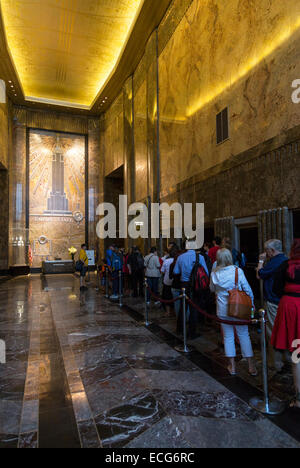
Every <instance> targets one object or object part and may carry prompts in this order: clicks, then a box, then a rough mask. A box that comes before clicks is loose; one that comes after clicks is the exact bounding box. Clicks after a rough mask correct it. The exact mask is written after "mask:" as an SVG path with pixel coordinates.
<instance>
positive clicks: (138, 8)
mask: <svg viewBox="0 0 300 468" xmlns="http://www.w3.org/2000/svg"><path fill="white" fill-rule="evenodd" d="M170 2H171V0H85V1H84V2H81V1H79V0H59V1H58V0H35V1H29V0H18V1H17V0H0V78H3V79H4V80H5V81H6V83H7V85H8V84H9V81H11V82H12V84H9V86H8V90H9V96H10V98H11V99H12V101H13V102H14V103H16V104H19V105H26V106H28V105H30V106H34V107H35V108H42V109H49V108H51V109H56V110H61V109H62V106H63V108H64V111H70V112H73V113H74V110H77V111H79V112H80V113H84V114H93V115H95V114H99V113H100V110H99V109H100V108H99V104H100V103H103V100H105V97H107V98H108V99H107V100H106V101H105V103H104V105H102V107H101V112H103V111H105V109H106V108H107V107H108V106H109V105H110V104H111V102H112V100H113V99H114V97H115V96H116V95H117V93H118V92H119V90H120V88H121V87H122V85H123V83H124V81H125V79H126V78H127V77H128V76H129V75H130V74H132V73H133V71H134V69H135V67H136V66H137V65H138V63H139V60H140V59H141V57H142V55H143V52H144V48H145V45H146V42H147V40H148V38H149V36H150V34H151V33H152V31H153V30H154V29H155V28H156V27H157V26H158V25H159V23H160V21H161V19H162V18H163V16H164V14H165V12H166V10H167V8H168V6H169V4H170ZM129 4H130V5H131V7H132V6H134V7H135V10H134V11H135V15H133V14H132V11H133V10H130V11H131V16H130V18H131V25H130V27H129V28H127V29H126V32H127V34H126V37H125V35H124V37H125V39H124V40H123V42H122V41H119V46H120V47H119V49H118V55H115V62H112V63H113V65H112V66H111V68H110V69H107V74H106V75H103V80H102V82H101V84H102V91H101V90H100V92H98V91H99V80H98V78H95V77H96V75H97V73H98V70H99V69H101V66H100V65H101V64H100V62H101V60H100V58H101V56H103V55H105V54H106V55H109V54H110V48H109V46H107V43H105V40H104V39H103V41H104V42H103V41H102V42H101V44H100V42H99V41H96V42H95V43H94V45H95V47H94V48H93V49H92V53H91V52H89V53H91V55H92V56H93V59H94V58H95V63H96V65H95V66H94V67H92V70H93V72H94V74H93V80H94V83H93V86H94V87H92V86H90V87H89V86H88V85H87V83H88V80H86V77H87V76H88V78H90V76H91V74H90V73H89V70H90V67H91V60H90V59H89V53H86V54H85V53H84V54H83V55H84V60H83V62H82V63H83V65H82V66H81V67H80V68H79V70H78V73H77V75H78V76H75V78H74V77H73V81H72V79H69V78H68V66H69V67H71V69H72V67H73V66H74V69H76V66H78V63H77V62H76V53H74V54H73V55H72V59H73V58H74V57H75V58H74V60H75V64H72V62H68V57H69V56H68V50H69V48H70V47H71V45H72V37H73V36H74V37H75V39H74V41H76V40H77V39H76V38H77V36H78V34H79V33H78V32H77V29H76V24H77V22H76V15H80V14H82V15H83V17H88V18H89V17H90V16H93V11H95V8H98V10H97V11H98V13H99V5H101V6H102V7H103V6H105V5H106V7H107V8H113V7H114V10H109V11H113V13H112V16H114V15H115V14H116V11H119V10H118V8H121V6H122V5H123V8H124V5H125V6H128V5H129ZM3 5H4V7H6V6H7V5H8V6H9V7H10V8H12V9H15V6H16V5H17V6H18V8H17V10H16V12H15V13H13V15H14V16H13V19H14V21H13V23H14V24H13V26H12V30H13V31H17V30H19V29H20V31H21V32H19V33H18V34H21V33H22V31H23V33H22V34H24V41H23V39H22V40H20V39H18V37H19V36H18V35H16V36H15V40H16V42H17V45H18V48H19V52H18V53H19V54H20V55H23V54H24V57H27V59H26V60H25V62H24V67H26V66H27V65H26V63H27V61H28V63H29V64H31V63H32V62H31V60H32V57H31V53H28V49H26V47H27V48H28V44H27V46H26V44H25V42H26V37H27V36H28V34H29V35H30V34H34V35H35V37H36V41H38V40H39V41H40V42H41V46H40V47H39V46H36V50H35V52H34V54H33V55H34V57H35V59H34V60H35V61H36V65H35V66H36V67H38V66H39V64H40V66H41V67H42V71H41V73H42V74H43V73H44V74H45V72H46V79H45V80H44V77H43V76H42V79H40V80H37V88H38V86H44V85H43V83H45V82H46V83H47V79H48V78H47V70H48V68H49V73H50V74H51V73H52V77H53V69H54V68H55V65H57V64H59V66H58V65H57V68H56V72H55V80H56V81H57V82H58V81H59V83H58V85H59V86H58V88H59V89H60V93H62V97H63V99H56V97H58V96H56V97H54V98H53V97H51V96H48V95H47V92H45V93H44V92H41V93H40V94H41V95H40V96H39V95H38V94H39V93H29V91H28V90H27V88H26V83H24V79H23V78H22V76H23V75H22V76H21V73H19V74H18V73H17V70H16V67H15V65H14V60H12V56H11V54H10V51H9V48H8V42H7V41H6V36H7V37H8V41H9V31H6V32H5V28H4V25H3V14H2V13H1V8H2V9H3ZM24 5H25V6H26V5H30V6H28V8H29V10H30V9H31V8H32V10H30V11H32V12H33V13H32V14H33V17H37V16H38V20H39V21H38V22H37V20H36V19H34V18H28V15H27V16H26V14H24V16H25V18H27V19H26V22H25V23H26V24H25V25H23V26H22V25H21V26H20V24H19V21H20V8H21V7H22V11H23V7H24ZM41 5H42V6H44V5H48V8H49V11H52V16H51V15H50V14H49V15H48V16H47V17H45V15H44V14H43V13H42V11H43V10H41ZM57 5H58V6H57ZM62 5H65V7H66V6H68V8H65V10H63V11H66V12H67V13H66V14H65V15H63V14H61V16H60V22H59V24H58V23H57V20H56V23H55V21H54V23H53V12H54V11H61V10H60V9H59V8H61V6H62ZM54 7H55V8H56V9H55V8H54ZM88 8H90V10H89V11H87V10H88ZM4 9H5V8H4ZM80 9H84V11H83V12H82V11H81V10H80ZM34 10H36V11H35V12H34ZM78 11H79V12H78ZM122 11H124V9H123V10H122ZM101 12H102V10H101V11H100V14H98V15H96V16H97V21H95V22H94V16H93V20H92V21H91V24H92V25H94V26H95V27H96V30H97V27H98V26H97V25H98V23H99V22H100V23H101V20H100V19H99V18H101ZM34 15H35V16H34ZM72 15H73V16H74V18H73V17H72ZM4 16H5V15H4ZM21 16H22V17H23V12H22V15H21ZM112 16H109V15H108V17H107V28H108V29H109V30H110V28H111V27H112V26H113V25H114V24H115V23H114V21H113V20H112ZM62 18H63V19H62ZM72 18H73V19H72ZM122 18H123V17H122ZM127 19H128V18H127ZM21 20H22V18H21ZM48 20H49V21H48ZM22 21H23V20H22ZM22 21H21V23H22ZM52 23H53V24H56V25H57V24H58V26H57V30H55V28H54V30H51V28H50V30H49V25H51V24H52ZM89 24H90V23H89ZM101 24H102V23H101ZM118 24H119V23H118ZM72 25H73V26H72ZM80 27H82V31H81V33H82V36H83V39H82V37H81V36H80V34H79V39H80V40H79V41H78V44H79V45H78V48H80V47H81V51H82V47H83V45H82V44H85V43H86V42H85V41H84V37H85V35H87V36H88V37H90V36H89V29H91V28H89V27H87V26H86V24H85V26H84V27H83V25H81V26H80ZM22 28H23V29H22ZM34 28H35V29H34ZM59 28H61V31H64V32H65V33H64V34H63V35H62V34H59V31H60V29H59ZM123 29H124V28H123ZM71 30H72V31H71ZM33 31H35V32H33ZM66 31H67V33H66ZM17 32H18V31H17ZM45 34H46V37H45ZM99 34H101V33H99ZM54 38H55V39H54ZM55 40H56V49H55V47H53V50H52V49H51V47H48V49H47V47H46V46H45V44H46V45H47V44H50V45H51V44H52V45H53V43H54V41H55ZM51 41H52V42H51ZM98 42H99V43H98ZM57 43H58V44H59V46H57ZM80 44H81V45H80ZM97 44H98V45H99V47H98V48H97V47H96V45H97ZM45 47H46V49H47V50H46V52H45V53H43V51H44V48H45ZM57 47H61V55H59V54H58V55H57ZM62 49H63V50H62ZM70 50H71V49H70ZM26 51H27V52H26ZM38 51H40V53H38ZM52 52H53V55H55V54H56V55H55V57H56V60H58V59H57V57H58V56H59V57H60V62H59V60H58V61H57V62H55V60H54V58H51V54H52ZM26 54H27V55H26ZM79 55H80V53H79ZM47 57H50V59H47ZM99 57H100V58H99ZM80 60H81V58H80ZM80 60H79V62H80ZM48 62H49V63H48ZM43 67H45V69H43ZM51 67H53V69H52V68H51ZM28 69H29V71H30V66H28ZM35 70H36V69H35V68H33V71H34V72H35ZM36 73H37V76H39V71H38V70H37V71H36ZM19 75H20V76H19ZM33 75H34V76H35V73H33ZM44 76H45V75H44ZM32 80H34V78H32ZM76 80H77V81H76ZM64 83H65V85H64ZM56 85H57V83H56V84H54V86H53V88H54V91H55V90H56ZM72 85H73V88H72ZM10 86H13V88H12V89H11V88H10ZM64 86H65V88H64ZM85 86H86V89H87V88H88V89H89V90H90V89H93V92H92V93H91V94H90V100H89V101H83V100H79V99H76V96H77V95H76V93H78V92H81V93H82V95H84V91H83V88H84V87H85ZM97 86H98V87H97ZM23 88H24V90H23ZM24 91H25V92H24ZM42 91H43V90H42ZM46 91H47V90H46ZM65 91H66V92H65ZM68 92H69V93H71V98H70V97H68V98H65V96H67V95H68ZM72 93H73V94H72ZM25 95H26V98H25Z"/></svg>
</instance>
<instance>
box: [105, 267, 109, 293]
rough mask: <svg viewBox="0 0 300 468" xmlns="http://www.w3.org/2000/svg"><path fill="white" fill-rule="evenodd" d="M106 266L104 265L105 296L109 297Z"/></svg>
mask: <svg viewBox="0 0 300 468" xmlns="http://www.w3.org/2000/svg"><path fill="white" fill-rule="evenodd" d="M108 288H109V284H108V268H107V267H105V297H106V298H107V299H108V298H109V289H108Z"/></svg>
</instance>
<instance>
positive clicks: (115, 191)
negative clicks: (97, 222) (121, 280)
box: [104, 165, 125, 252]
mask: <svg viewBox="0 0 300 468" xmlns="http://www.w3.org/2000/svg"><path fill="white" fill-rule="evenodd" d="M104 195H105V197H104V198H105V202H106V203H112V204H113V205H114V206H115V208H116V212H117V238H116V239H105V242H104V246H105V252H106V250H107V249H108V248H109V246H110V245H111V244H116V245H117V246H118V247H119V248H124V247H125V239H120V236H119V232H120V229H119V196H120V195H124V165H123V166H120V167H119V168H118V169H116V170H115V171H113V172H112V173H111V174H109V175H108V176H106V177H105V181H104Z"/></svg>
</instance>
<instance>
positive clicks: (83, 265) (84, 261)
mask: <svg viewBox="0 0 300 468" xmlns="http://www.w3.org/2000/svg"><path fill="white" fill-rule="evenodd" d="M86 250H87V246H86V244H82V246H81V250H80V253H79V261H78V264H79V265H80V268H78V271H79V272H80V291H86V290H87V289H88V288H87V287H86V285H85V284H84V281H85V277H86V273H87V271H88V267H89V259H88V257H87V253H86Z"/></svg>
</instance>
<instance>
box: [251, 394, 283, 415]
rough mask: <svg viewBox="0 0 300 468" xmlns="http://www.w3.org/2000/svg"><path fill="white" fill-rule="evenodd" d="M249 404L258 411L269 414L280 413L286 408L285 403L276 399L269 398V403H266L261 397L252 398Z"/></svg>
mask: <svg viewBox="0 0 300 468" xmlns="http://www.w3.org/2000/svg"><path fill="white" fill-rule="evenodd" d="M249 405H250V406H251V408H253V409H254V410H256V411H259V413H262V414H268V415H270V416H276V415H277V414H282V413H283V412H284V411H285V410H286V403H284V402H283V401H276V400H271V401H270V402H269V404H266V402H265V401H264V400H262V399H261V398H252V399H251V400H250V403H249Z"/></svg>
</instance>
